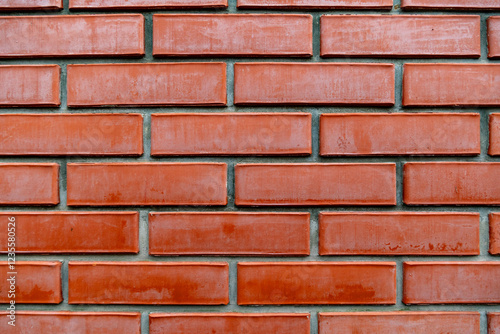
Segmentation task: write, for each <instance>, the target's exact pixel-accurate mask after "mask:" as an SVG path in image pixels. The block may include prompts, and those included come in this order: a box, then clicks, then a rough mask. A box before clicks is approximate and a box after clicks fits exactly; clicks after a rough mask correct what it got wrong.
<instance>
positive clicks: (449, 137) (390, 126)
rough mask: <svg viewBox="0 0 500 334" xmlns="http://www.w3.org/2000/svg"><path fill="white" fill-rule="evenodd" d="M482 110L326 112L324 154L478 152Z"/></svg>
mask: <svg viewBox="0 0 500 334" xmlns="http://www.w3.org/2000/svg"><path fill="white" fill-rule="evenodd" d="M479 116H480V115H479V114H466V113H461V114H458V113H457V114H452V113H418V114H407V113H398V114H382V113H355V114H338V113H332V114H322V115H321V118H320V154H321V155H322V156H342V155H346V156H356V155H431V154H432V155H462V154H467V155H477V154H480V153H481V134H480V117H479Z"/></svg>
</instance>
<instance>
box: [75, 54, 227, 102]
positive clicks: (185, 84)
mask: <svg viewBox="0 0 500 334" xmlns="http://www.w3.org/2000/svg"><path fill="white" fill-rule="evenodd" d="M68 105H69V106H71V107H91V106H110V105H119V106H140V105H144V106H148V105H152V106H154V105H158V106H160V105H165V106H169V105H209V106H211V105H214V106H224V105H226V64H224V63H150V64H92V65H68Z"/></svg>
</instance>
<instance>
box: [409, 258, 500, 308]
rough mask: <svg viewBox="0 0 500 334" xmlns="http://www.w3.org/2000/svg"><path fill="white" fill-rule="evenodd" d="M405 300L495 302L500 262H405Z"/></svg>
mask: <svg viewBox="0 0 500 334" xmlns="http://www.w3.org/2000/svg"><path fill="white" fill-rule="evenodd" d="M403 275H404V276H403V303H405V304H483V303H484V304H498V303H500V281H499V280H498V277H499V275H500V262H493V261H484V262H404V264H403Z"/></svg>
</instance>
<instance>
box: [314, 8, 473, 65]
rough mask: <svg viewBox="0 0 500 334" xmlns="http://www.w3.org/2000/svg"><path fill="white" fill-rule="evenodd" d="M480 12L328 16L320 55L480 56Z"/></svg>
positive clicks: (323, 17) (322, 23)
mask: <svg viewBox="0 0 500 334" xmlns="http://www.w3.org/2000/svg"><path fill="white" fill-rule="evenodd" d="M480 26H481V21H480V17H479V16H477V15H467V16H465V15H462V16H459V15H453V16H446V15H439V16H436V15H432V16H431V15H418V16H417V15H389V16H388V15H325V16H322V17H321V56H324V57H338V56H357V57H373V56H389V57H391V56H393V57H425V56H427V57H434V58H439V57H468V58H470V57H472V58H479V56H481V40H480V37H481V36H480V35H481V27H480Z"/></svg>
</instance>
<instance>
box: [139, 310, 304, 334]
mask: <svg viewBox="0 0 500 334" xmlns="http://www.w3.org/2000/svg"><path fill="white" fill-rule="evenodd" d="M309 318H310V316H309V314H308V313H244V314H243V313H153V314H150V315H149V332H150V333H151V334H162V333H170V334H188V333H196V334H213V333H231V334H261V333H279V334H309V326H310V325H309Z"/></svg>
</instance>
